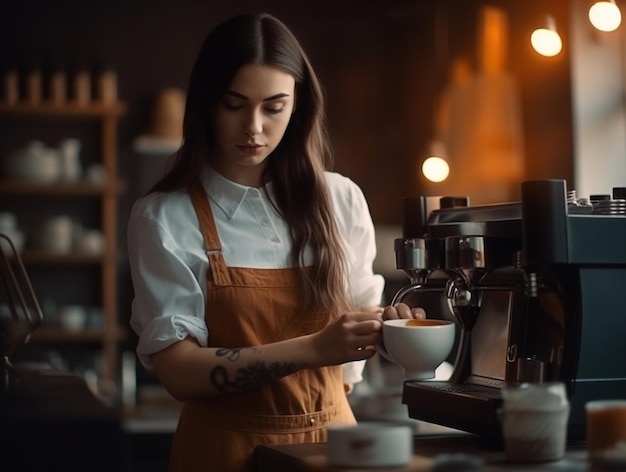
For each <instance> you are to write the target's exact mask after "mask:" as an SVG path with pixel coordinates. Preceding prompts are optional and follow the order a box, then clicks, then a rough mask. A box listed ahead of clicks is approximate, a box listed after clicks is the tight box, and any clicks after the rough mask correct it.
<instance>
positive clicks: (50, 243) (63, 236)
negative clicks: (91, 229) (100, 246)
mask: <svg viewBox="0 0 626 472" xmlns="http://www.w3.org/2000/svg"><path fill="white" fill-rule="evenodd" d="M74 230H75V225H74V222H73V221H72V218H70V217H69V216H55V217H52V218H50V219H48V220H47V221H46V222H45V224H44V226H43V230H42V231H41V235H40V240H39V242H40V246H41V248H42V249H45V250H46V251H50V252H55V253H67V252H69V251H71V250H72V247H73V245H74Z"/></svg>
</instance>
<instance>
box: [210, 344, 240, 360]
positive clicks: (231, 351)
mask: <svg viewBox="0 0 626 472" xmlns="http://www.w3.org/2000/svg"><path fill="white" fill-rule="evenodd" d="M242 349H243V348H241V347H235V348H222V349H218V350H217V351H215V355H216V356H217V357H226V359H228V360H229V361H236V360H239V357H240V356H241V350H242Z"/></svg>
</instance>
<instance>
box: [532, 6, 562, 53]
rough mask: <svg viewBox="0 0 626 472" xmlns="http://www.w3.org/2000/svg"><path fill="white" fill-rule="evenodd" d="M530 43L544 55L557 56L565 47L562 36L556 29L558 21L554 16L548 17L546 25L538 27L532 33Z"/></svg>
mask: <svg viewBox="0 0 626 472" xmlns="http://www.w3.org/2000/svg"><path fill="white" fill-rule="evenodd" d="M530 43H531V44H532V46H533V49H534V50H535V51H537V52H538V53H539V54H541V55H542V56H546V57H552V56H556V55H557V54H558V53H560V52H561V49H563V42H562V41H561V36H559V33H558V32H557V31H556V23H555V21H554V18H553V17H552V16H549V15H548V16H547V17H546V27H545V28H537V29H536V30H535V31H533V32H532V34H531V35H530Z"/></svg>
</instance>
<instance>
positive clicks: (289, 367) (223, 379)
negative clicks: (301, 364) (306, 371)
mask: <svg viewBox="0 0 626 472" xmlns="http://www.w3.org/2000/svg"><path fill="white" fill-rule="evenodd" d="M231 351H237V353H236V354H234V353H232V354H230V355H228V359H229V360H233V358H232V356H233V355H235V356H236V357H237V358H238V357H239V351H240V350H235V349H233V350H231ZM221 355H222V356H223V355H225V354H221ZM297 370H298V369H297V367H296V365H295V364H294V363H292V362H283V363H278V362H274V363H272V364H270V365H269V366H268V365H266V364H265V362H263V361H256V362H251V363H250V364H248V365H247V366H246V367H241V368H240V369H237V372H236V373H235V378H233V379H231V378H230V377H229V374H228V369H227V368H226V367H224V366H223V365H220V366H217V367H215V368H214V369H213V370H212V371H211V383H212V384H213V385H214V386H215V387H216V388H217V389H218V390H219V391H220V392H240V391H242V390H249V389H253V388H257V387H259V386H261V385H263V384H264V383H268V382H272V381H274V380H276V379H280V378H282V377H285V376H287V375H290V374H293V373H294V372H296V371H297Z"/></svg>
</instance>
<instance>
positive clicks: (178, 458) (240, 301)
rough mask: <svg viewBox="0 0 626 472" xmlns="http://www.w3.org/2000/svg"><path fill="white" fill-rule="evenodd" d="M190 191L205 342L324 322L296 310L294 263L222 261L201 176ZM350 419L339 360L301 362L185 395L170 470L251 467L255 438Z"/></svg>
mask: <svg viewBox="0 0 626 472" xmlns="http://www.w3.org/2000/svg"><path fill="white" fill-rule="evenodd" d="M190 195H191V199H192V202H193V205H194V208H195V210H196V213H197V215H198V219H199V221H200V229H201V231H202V233H203V236H204V242H205V245H206V248H207V255H208V257H209V269H208V271H207V292H206V293H207V301H206V306H207V312H206V314H205V319H206V323H207V327H208V330H209V346H214V347H222V348H233V349H236V348H240V347H245V346H255V345H261V344H268V343H272V342H276V341H280V340H284V339H288V338H292V337H295V336H303V335H306V334H310V333H313V332H316V331H318V330H319V329H321V328H322V327H323V326H325V325H326V323H327V321H326V320H325V318H324V317H322V316H321V315H320V314H319V313H310V312H305V313H302V312H301V306H300V301H301V296H300V289H299V287H298V283H297V274H296V270H295V269H292V268H287V269H252V268H233V267H227V266H226V264H225V263H224V258H223V256H222V254H221V249H220V248H221V245H220V241H219V236H218V233H217V228H216V226H215V221H214V219H213V213H212V210H211V206H210V203H209V201H208V197H207V195H206V192H205V191H204V188H203V187H202V185H201V184H200V183H199V182H197V183H196V184H194V185H193V186H192V187H191V188H190ZM233 353H235V351H233ZM207 374H208V373H207ZM227 380H228V381H231V382H234V381H235V379H227ZM354 423H356V421H355V418H354V415H353V413H352V410H351V408H350V405H349V404H348V400H347V398H346V394H345V390H344V386H343V377H342V370H341V368H340V367H339V366H329V367H323V368H318V369H304V370H301V371H298V372H296V373H294V374H292V375H289V376H286V377H283V378H281V379H279V380H277V381H274V382H271V383H265V384H263V385H262V386H261V387H259V388H257V389H253V390H247V391H239V390H237V389H236V388H235V389H234V391H233V392H231V393H224V394H221V395H218V396H214V397H207V398H205V399H199V400H194V401H188V402H185V404H184V405H183V409H182V412H181V416H180V419H179V423H178V427H177V430H176V434H175V436H174V442H173V445H172V454H171V460H170V470H171V472H204V471H216V472H230V471H251V470H255V467H254V457H253V453H254V449H255V448H256V447H257V446H258V445H263V444H266V445H267V444H285V443H290V444H293V443H305V442H323V441H326V428H327V426H329V425H330V424H354Z"/></svg>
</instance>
